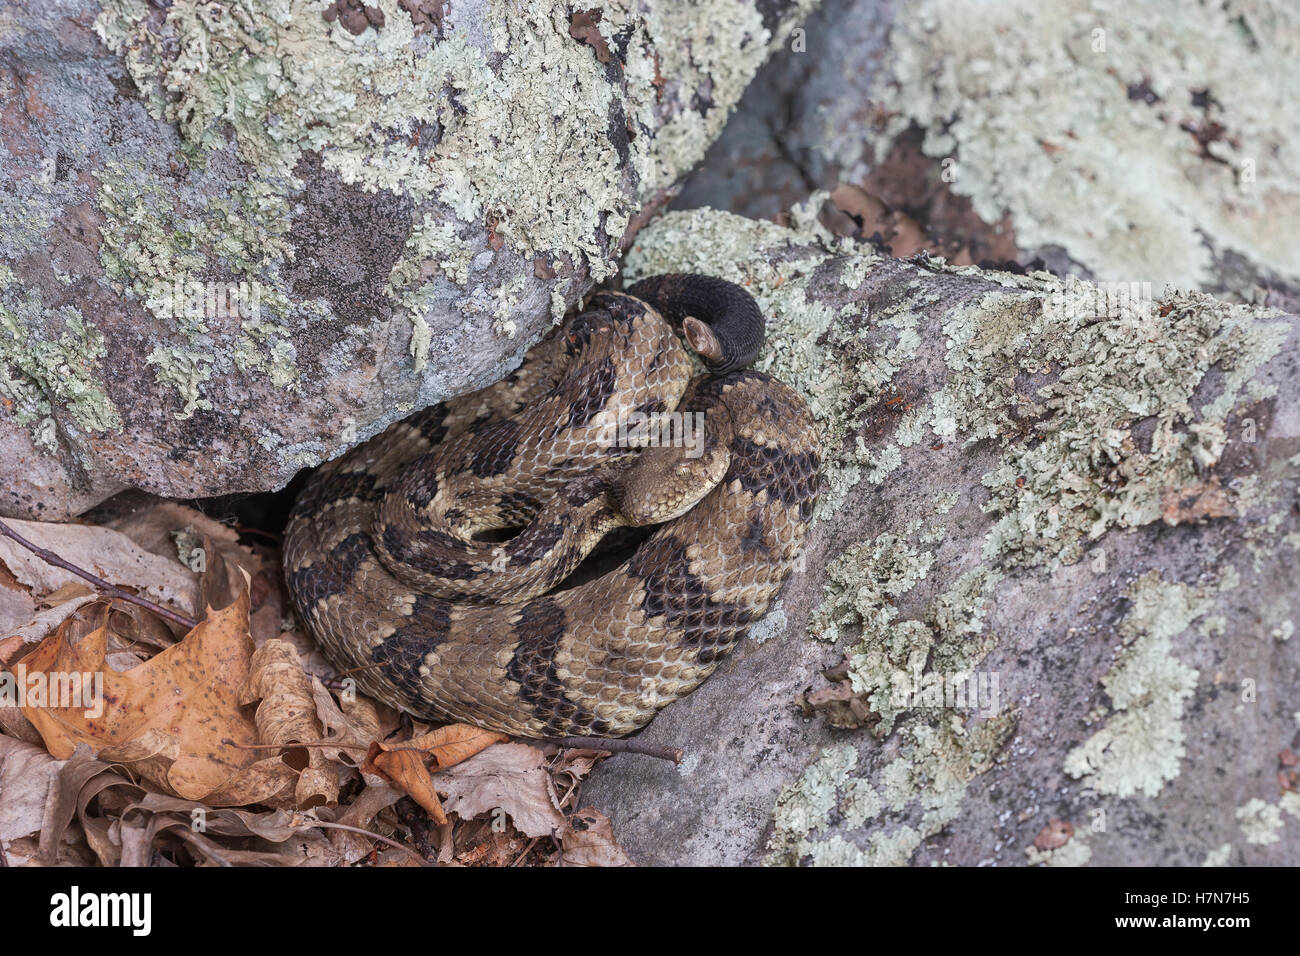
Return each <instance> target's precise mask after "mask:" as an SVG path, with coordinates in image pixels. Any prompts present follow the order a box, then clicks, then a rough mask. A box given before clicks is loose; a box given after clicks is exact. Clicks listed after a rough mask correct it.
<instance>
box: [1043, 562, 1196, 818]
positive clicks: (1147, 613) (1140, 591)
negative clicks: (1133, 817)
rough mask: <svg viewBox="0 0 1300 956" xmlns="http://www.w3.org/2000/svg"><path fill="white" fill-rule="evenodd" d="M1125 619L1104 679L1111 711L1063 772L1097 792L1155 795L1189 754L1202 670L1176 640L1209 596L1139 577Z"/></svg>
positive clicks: (1155, 575) (1153, 574)
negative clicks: (1189, 718)
mask: <svg viewBox="0 0 1300 956" xmlns="http://www.w3.org/2000/svg"><path fill="white" fill-rule="evenodd" d="M1127 597H1128V598H1129V600H1131V601H1132V602H1133V607H1132V609H1131V610H1130V611H1129V613H1128V614H1127V615H1126V616H1125V618H1124V620H1123V622H1122V623H1121V625H1120V634H1121V635H1122V636H1123V640H1124V649H1123V651H1122V652H1121V654H1120V657H1119V660H1118V661H1116V663H1115V664H1114V665H1113V666H1112V667H1111V669H1110V670H1109V671H1108V672H1107V674H1106V676H1105V677H1103V678H1102V686H1103V687H1104V688H1105V689H1106V693H1107V695H1108V696H1109V697H1110V702H1111V706H1112V707H1113V708H1114V714H1113V715H1112V716H1111V717H1109V718H1108V719H1107V720H1106V723H1105V726H1103V727H1102V728H1101V729H1100V730H1098V731H1097V732H1096V733H1094V734H1093V735H1092V736H1091V737H1089V738H1088V739H1087V740H1086V741H1085V742H1084V743H1082V744H1081V745H1079V746H1078V747H1075V748H1074V749H1073V750H1071V751H1070V752H1069V754H1067V755H1066V758H1065V772H1066V773H1068V774H1069V775H1070V776H1071V777H1075V778H1076V779H1077V778H1086V782H1087V784H1088V786H1090V787H1091V788H1092V789H1094V790H1096V791H1097V792H1099V793H1108V794H1115V795H1116V796H1119V797H1128V796H1132V795H1133V794H1135V793H1142V794H1145V795H1146V796H1148V797H1154V796H1156V795H1157V794H1158V793H1160V791H1161V790H1162V789H1163V788H1164V785H1165V783H1167V782H1168V781H1170V780H1172V779H1174V778H1175V777H1176V776H1178V772H1179V765H1180V763H1181V761H1182V759H1183V757H1184V755H1185V753H1186V751H1185V747H1184V744H1185V734H1184V732H1183V726H1182V719H1183V711H1184V709H1185V708H1186V702H1187V699H1188V698H1189V697H1191V695H1192V693H1193V691H1195V689H1196V680H1197V677H1198V672H1197V671H1196V670H1195V669H1194V668H1191V667H1188V666H1187V665H1186V664H1184V663H1182V662H1181V661H1180V660H1178V658H1177V657H1175V656H1174V654H1173V644H1172V642H1173V639H1174V638H1175V637H1177V636H1178V635H1179V634H1181V633H1182V632H1184V631H1186V630H1187V629H1188V628H1189V627H1191V625H1192V624H1193V623H1194V622H1195V621H1196V619H1197V618H1199V617H1201V616H1203V615H1204V614H1205V613H1206V611H1207V610H1208V609H1209V608H1210V607H1211V605H1212V600H1213V599H1212V597H1210V596H1206V595H1203V594H1201V593H1200V592H1199V591H1197V589H1195V588H1191V587H1188V586H1186V585H1183V584H1177V583H1170V582H1166V581H1164V580H1162V579H1161V577H1160V573H1159V572H1158V571H1151V572H1148V573H1147V574H1145V575H1143V576H1142V577H1141V578H1139V579H1138V580H1137V581H1136V582H1135V583H1134V584H1133V585H1132V587H1130V588H1129V590H1128V592H1127Z"/></svg>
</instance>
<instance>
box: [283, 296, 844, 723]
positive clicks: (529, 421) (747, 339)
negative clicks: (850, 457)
mask: <svg viewBox="0 0 1300 956" xmlns="http://www.w3.org/2000/svg"><path fill="white" fill-rule="evenodd" d="M679 332H681V333H682V334H684V335H685V336H686V338H687V340H688V341H689V343H690V345H691V346H692V347H693V348H694V349H695V350H696V351H697V352H698V353H699V354H700V356H701V358H702V359H703V360H704V362H705V365H706V367H707V368H708V369H709V371H708V373H707V374H705V375H701V376H698V377H695V378H692V363H691V360H690V357H689V354H688V353H687V351H686V349H685V347H684V346H683V344H682V343H681V341H680V340H679V338H678V333H679ZM762 337H763V319H762V315H761V313H760V311H759V308H758V305H757V304H756V303H755V302H754V299H753V298H752V297H751V296H750V295H749V294H748V293H747V292H745V291H744V290H743V289H741V288H740V287H739V286H736V285H734V284H732V283H729V282H724V281H723V280H721V279H714V278H711V277H707V276H697V275H668V276H658V277H655V278H652V279H646V280H644V281H642V282H639V283H637V284H636V285H634V286H632V287H631V288H630V289H629V290H628V292H627V293H615V292H601V293H598V294H597V295H596V296H595V297H594V298H593V299H592V301H591V303H590V305H589V306H588V308H587V309H585V310H584V311H582V312H581V313H579V314H577V315H575V316H573V317H571V318H570V319H568V320H567V321H566V322H565V323H564V324H562V325H561V326H560V327H559V328H558V329H556V330H555V332H553V333H552V334H551V335H549V336H548V337H547V338H546V339H544V340H543V341H542V342H541V343H539V344H538V345H537V346H536V347H535V348H533V349H532V350H531V351H530V352H529V353H528V355H527V356H526V357H525V359H524V362H523V364H522V365H521V366H520V368H519V369H518V370H517V371H516V372H514V373H513V374H511V375H509V376H507V377H506V378H505V379H503V380H502V381H501V382H498V383H497V384H495V385H492V386H490V387H488V388H486V389H483V390H482V391H479V392H475V393H473V394H470V395H464V396H461V397H459V398H456V399H453V400H451V401H448V402H445V403H443V404H441V405H438V406H435V407H433V408H429V409H426V410H424V411H422V412H419V413H417V414H416V415H413V416H411V417H410V418H408V419H406V420H405V421H403V422H400V423H398V424H397V425H394V426H393V427H392V428H390V429H388V430H387V431H385V432H384V433H383V434H381V435H379V436H378V437H376V438H373V439H371V440H370V441H368V442H366V443H365V444H363V445H360V446H358V447H357V448H355V449H353V450H352V451H351V452H349V453H348V454H346V455H344V456H343V457H341V458H339V459H337V460H335V461H333V462H330V463H329V464H327V465H325V466H324V467H322V468H321V469H320V470H319V471H318V472H317V473H316V474H315V475H314V476H313V477H312V478H311V480H310V481H309V483H308V485H307V487H306V489H305V490H304V491H303V493H302V495H301V496H300V497H299V499H298V501H297V503H296V504H295V506H294V509H293V514H292V516H291V518H290V523H289V527H288V530H287V531H286V534H285V544H284V569H285V576H286V580H287V582H288V587H289V593H290V595H291V597H292V600H293V603H294V605H295V607H296V608H297V610H298V613H299V614H300V615H301V617H302V618H303V620H304V621H305V622H306V624H307V625H308V627H309V628H310V630H311V632H312V634H313V635H314V636H315V637H316V638H317V640H319V642H320V643H321V645H322V647H323V648H324V650H325V652H326V654H327V655H328V656H329V658H330V659H331V660H332V661H333V662H334V664H335V665H336V666H337V667H339V668H340V669H341V670H345V671H354V672H355V677H356V681H357V685H358V687H359V688H360V689H361V690H362V691H363V692H365V693H367V694H370V695H371V696H373V697H375V698H377V699H379V700H382V701H384V702H386V703H388V704H391V705H392V706H394V707H397V708H399V709H402V710H405V711H408V712H410V713H412V714H415V715H417V716H421V717H425V718H429V719H438V720H453V721H460V722H464V723H471V724H476V725H478V726H481V727H485V728H488V729H491V730H499V731H503V732H505V733H509V734H514V735H518V736H524V737H560V736H576V735H593V736H621V735H623V734H627V733H630V732H632V731H634V730H636V729H638V728H640V727H641V726H643V725H644V724H645V723H646V722H647V721H649V720H650V718H651V717H653V716H654V714H655V712H656V711H658V710H659V709H660V708H661V707H664V706H665V705H667V704H669V703H671V702H672V701H673V700H676V699H677V698H679V697H682V696H684V695H686V694H689V693H690V692H691V691H692V690H694V689H695V688H696V687H697V686H699V684H700V683H701V682H702V681H703V680H704V679H705V678H706V677H708V676H709V674H710V673H712V672H713V670H714V669H715V668H716V667H717V666H718V663H719V662H720V661H721V660H722V658H723V657H724V655H726V654H727V652H728V651H730V650H731V649H732V647H734V646H735V644H736V643H737V642H738V641H739V640H740V638H741V637H742V636H743V635H744V634H745V632H746V631H747V630H748V628H749V627H750V625H751V624H752V623H754V622H755V621H757V620H758V619H759V618H761V617H762V616H763V614H764V613H765V612H766V611H767V608H768V605H769V604H770V602H771V601H772V599H773V598H774V597H775V596H776V594H777V592H778V591H779V590H780V588H781V585H782V584H783V583H784V581H785V579H786V577H787V576H788V575H789V573H790V571H791V568H792V566H793V563H794V561H795V558H796V556H797V555H798V552H799V550H800V547H801V545H802V543H803V539H804V535H805V533H806V531H807V528H808V524H809V521H810V519H811V515H812V509H813V506H814V504H815V502H816V498H817V487H818V467H819V458H818V443H817V434H816V429H815V426H814V423H813V420H812V416H811V414H810V412H809V410H808V407H807V405H806V404H805V402H804V400H803V399H802V398H801V397H800V396H799V395H798V394H796V393H795V392H794V391H793V390H791V389H790V388H788V387H787V386H785V385H783V384H781V383H780V382H778V381H776V380H775V379H773V378H771V377H769V376H768V375H765V374H763V373H761V372H756V371H749V370H744V369H743V366H745V365H747V364H748V363H749V362H751V361H752V360H753V359H754V358H755V357H756V355H757V354H758V349H759V346H760V345H761V342H762ZM654 524H658V525H659V526H658V527H657V528H656V530H654V532H653V533H652V534H650V536H649V537H648V538H647V539H646V540H644V541H643V542H642V543H641V544H640V546H639V547H638V548H637V549H636V551H635V552H634V553H633V554H632V556H631V557H630V558H628V559H627V560H626V561H624V562H623V563H622V564H621V565H619V566H618V567H616V568H614V569H613V570H610V571H608V572H607V573H605V574H603V575H601V576H600V577H597V578H595V579H594V580H589V581H586V582H585V583H581V584H577V585H570V586H567V587H566V583H567V582H566V581H565V579H566V577H567V576H568V575H569V574H570V572H572V570H573V569H574V568H575V567H577V566H578V565H579V564H581V563H582V561H583V560H584V558H585V557H586V556H587V555H588V554H589V553H590V552H591V551H592V550H593V549H595V548H597V546H598V545H599V544H600V542H601V540H602V539H605V538H606V536H607V535H609V534H610V533H611V532H613V531H616V530H617V529H620V528H626V527H628V526H648V525H654ZM503 533H504V534H506V535H507V536H506V537H505V538H504V540H502V535H503ZM488 538H495V539H496V540H488Z"/></svg>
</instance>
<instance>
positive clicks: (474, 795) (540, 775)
mask: <svg viewBox="0 0 1300 956" xmlns="http://www.w3.org/2000/svg"><path fill="white" fill-rule="evenodd" d="M545 763H546V755H545V754H544V753H542V751H540V750H538V749H537V748H536V747H530V746H529V745H528V744H520V743H502V744H497V745H496V746H495V747H489V748H488V749H487V750H484V751H483V752H482V753H480V754H477V755H475V756H473V757H471V758H470V759H469V760H466V761H465V762H464V763H460V764H457V765H456V766H454V767H452V768H451V769H449V770H444V771H441V772H440V773H438V774H435V775H434V778H433V784H434V787H435V788H436V789H437V791H438V792H439V793H442V794H445V795H446V798H447V799H446V803H445V804H444V806H445V807H446V808H447V810H448V811H450V812H453V813H455V814H457V815H458V816H460V817H461V818H462V819H465V820H468V819H470V818H472V817H475V816H478V815H479V814H480V813H491V812H493V811H496V810H500V811H503V812H505V813H506V814H508V815H509V817H510V819H511V820H513V821H514V824H515V826H516V827H517V828H518V829H519V831H520V832H521V833H523V834H524V835H526V836H530V837H542V836H550V835H551V834H552V833H554V832H556V831H557V830H560V829H561V828H563V827H564V824H565V820H564V814H562V813H561V812H560V809H559V804H558V801H557V800H556V797H555V794H554V789H553V786H552V784H551V778H550V775H549V774H548V773H547V772H546V769H545Z"/></svg>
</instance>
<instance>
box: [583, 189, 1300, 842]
mask: <svg viewBox="0 0 1300 956" xmlns="http://www.w3.org/2000/svg"><path fill="white" fill-rule="evenodd" d="M793 219H794V222H795V225H796V228H795V229H786V228H782V227H779V226H776V225H773V224H767V223H758V222H754V221H751V220H746V219H741V218H739V217H735V216H730V215H728V214H724V213H708V212H696V213H673V214H670V215H669V216H667V217H665V218H664V219H662V220H660V221H659V222H657V223H655V224H654V225H652V226H651V227H650V228H648V229H647V230H646V231H644V232H643V233H642V234H641V236H640V237H639V239H638V242H637V245H636V247H635V249H634V251H633V254H632V255H631V257H630V259H629V272H630V273H632V274H633V275H634V276H635V275H639V274H647V273H654V272H658V271H662V270H666V269H686V270H701V271H705V272H713V273H715V274H718V275H721V276H723V277H726V278H729V279H732V280H734V281H739V282H743V283H745V284H746V285H747V286H748V287H749V288H750V289H751V290H752V291H753V292H754V294H755V295H756V296H757V297H758V299H759V301H760V302H761V303H762V305H763V307H764V310H765V312H766V313H767V314H768V315H769V317H770V321H771V323H772V328H771V335H770V340H769V344H768V350H767V351H766V352H765V354H764V356H763V358H762V359H761V360H760V363H759V364H760V366H761V367H764V368H766V369H768V370H769V371H771V372H773V373H774V374H776V375H778V376H779V377H780V378H782V379H783V380H785V381H788V382H790V383H791V384H793V385H795V386H796V387H798V388H800V389H801V390H802V391H803V392H804V394H805V395H807V396H808V397H809V398H810V400H811V401H812V402H813V403H814V407H815V411H816V413H817V415H818V418H819V420H820V423H821V427H822V429H823V432H824V436H825V442H826V468H825V472H824V478H825V490H824V495H823V500H822V502H821V504H820V505H819V510H818V519H817V523H816V525H815V527H814V530H813V534H812V536H811V539H810V542H811V543H810V546H809V548H808V551H807V556H806V568H805V569H804V570H803V571H802V572H797V573H796V574H795V575H794V576H793V578H792V579H791V581H790V583H789V585H788V586H787V588H786V590H785V593H784V597H783V602H782V605H781V608H780V610H779V611H777V612H775V613H773V614H772V615H769V617H768V618H767V619H766V620H765V621H764V622H762V624H761V625H760V626H759V628H758V630H757V633H756V634H755V635H754V636H753V637H752V638H750V639H748V640H746V641H745V642H744V643H743V644H742V646H741V647H740V648H739V649H738V650H737V651H736V652H735V653H734V654H733V655H732V656H731V657H730V658H729V659H728V660H727V661H726V662H725V663H724V664H723V665H722V666H721V667H720V668H719V670H718V672H717V673H715V674H714V676H713V677H711V678H710V679H709V681H707V682H706V683H705V685H704V686H703V687H702V688H701V689H700V690H699V691H697V692H696V693H695V694H693V695H692V696H690V697H688V698H686V699H685V700H682V701H679V702H677V703H675V704H673V705H672V706H671V707H669V708H668V709H666V710H665V711H664V712H663V713H662V714H661V715H660V716H658V717H657V718H656V719H655V721H654V722H653V723H652V724H651V725H650V727H649V728H647V730H646V731H644V732H643V735H642V736H643V737H644V738H646V739H649V740H651V741H653V742H656V743H661V744H673V745H677V746H681V747H683V748H685V750H686V751H687V757H686V760H685V762H684V763H683V765H682V766H681V767H679V768H674V767H673V766H672V765H670V764H665V763H662V762H658V761H654V760H649V759H646V758H641V757H633V756H626V755H624V756H619V757H616V758H614V759H613V760H612V761H610V762H608V763H606V764H605V765H603V766H602V767H601V769H600V771H599V772H598V773H597V774H596V776H595V778H594V779H593V781H592V782H591V783H590V784H589V785H588V788H587V790H586V792H585V795H584V799H586V800H589V801H590V802H591V804H592V805H594V806H598V807H600V808H601V809H602V810H603V811H605V812H606V813H608V814H609V815H610V817H611V818H612V819H613V821H614V825H615V832H616V833H617V834H618V836H619V839H620V841H621V842H622V844H623V845H624V846H625V848H626V849H627V850H628V852H629V854H630V855H631V856H632V858H633V859H635V860H637V861H638V862H641V863H696V864H706V863H707V864H718V863H729V864H730V863H757V862H777V863H794V862H804V863H807V862H813V863H851V864H864V863H865V864H902V863H909V862H910V863H914V864H927V863H933V862H947V863H954V864H967V865H976V864H1003V865H1007V864H1024V863H1026V862H1034V863H1038V862H1042V863H1047V864H1073V863H1084V862H1089V861H1091V862H1092V863H1095V864H1126V865H1127V864H1193V865H1195V864H1200V863H1202V862H1206V861H1208V862H1213V863H1233V864H1243V863H1252V864H1270V863H1272V864H1276V863H1294V862H1295V861H1296V860H1297V859H1298V858H1300V792H1297V781H1296V775H1295V770H1296V765H1295V752H1296V751H1297V748H1298V747H1300V741H1297V739H1296V738H1297V732H1298V731H1300V699H1298V698H1297V694H1296V688H1297V687H1298V686H1300V644H1297V637H1296V633H1295V632H1296V623H1297V621H1298V620H1300V606H1298V605H1300V601H1298V600H1297V597H1298V595H1297V587H1298V585H1297V582H1300V318H1297V317H1296V316H1294V315H1284V314H1280V313H1276V312H1266V311H1262V310H1252V309H1250V308H1248V307H1245V306H1233V305H1227V304H1225V303H1223V302H1221V301H1219V300H1216V299H1214V298H1211V297H1210V296H1207V295H1203V294H1199V293H1170V294H1169V295H1166V296H1163V297H1159V298H1148V299H1144V298H1125V299H1116V298H1114V297H1111V296H1108V295H1107V293H1106V290H1105V289H1104V288H1098V287H1097V286H1093V285H1091V284H1088V283H1081V282H1074V281H1072V282H1068V283H1064V282H1061V281H1060V280H1058V279H1055V278H1053V277H1051V276H1049V275H1047V274H1046V273H1032V274H1028V275H1014V274H1009V273H1005V272H991V271H990V272H981V271H980V270H977V269H974V268H965V269H956V268H952V267H948V266H943V265H940V264H939V263H937V262H936V261H934V260H926V259H921V260H918V261H913V262H905V261H900V260H897V259H888V258H881V257H878V256H876V255H875V254H874V253H873V252H872V251H871V249H870V247H869V246H864V245H861V244H854V243H851V242H849V241H847V240H844V239H840V238H836V237H832V236H830V235H829V234H828V233H826V232H825V230H824V229H822V228H821V227H820V226H819V225H817V223H816V220H815V218H814V214H813V210H812V209H809V210H796V213H795V215H794V217H793ZM945 694H946V695H947V696H946V697H945ZM801 696H802V697H803V707H802V708H801V707H800V706H799V704H798V703H797V701H798V699H799V698H800V697H801ZM1288 761H1290V762H1289V763H1288ZM1054 820H1055V821H1060V822H1058V823H1053V822H1052V821H1054ZM1066 824H1068V826H1066ZM1063 836H1068V838H1067V839H1064V840H1063V839H1062V837H1063ZM1036 841H1037V845H1036Z"/></svg>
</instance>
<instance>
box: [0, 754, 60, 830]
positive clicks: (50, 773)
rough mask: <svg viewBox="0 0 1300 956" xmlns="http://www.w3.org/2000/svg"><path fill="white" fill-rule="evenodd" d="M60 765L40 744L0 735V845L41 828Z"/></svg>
mask: <svg viewBox="0 0 1300 956" xmlns="http://www.w3.org/2000/svg"><path fill="white" fill-rule="evenodd" d="M62 767H63V763H62V761H59V760H55V759H54V758H53V757H51V756H50V755H49V754H48V753H46V752H45V751H44V750H42V749H41V748H40V747H34V746H32V745H31V744H29V743H24V742H23V741H21V740H15V739H14V738H12V737H3V736H0V845H3V844H5V843H11V842H13V841H14V840H18V839H21V838H22V837H25V836H30V835H32V834H33V833H38V832H39V831H40V830H41V828H42V824H43V821H44V819H45V815H46V810H47V807H48V806H49V804H50V802H51V799H52V794H51V788H52V787H53V785H54V782H55V780H56V779H57V778H58V775H59V770H61V769H62Z"/></svg>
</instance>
